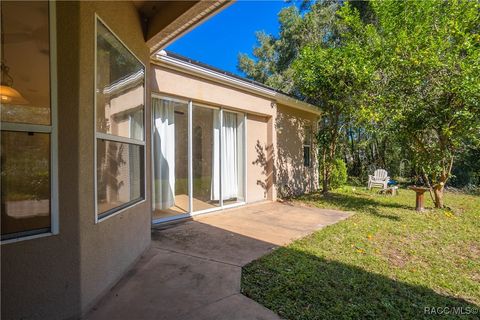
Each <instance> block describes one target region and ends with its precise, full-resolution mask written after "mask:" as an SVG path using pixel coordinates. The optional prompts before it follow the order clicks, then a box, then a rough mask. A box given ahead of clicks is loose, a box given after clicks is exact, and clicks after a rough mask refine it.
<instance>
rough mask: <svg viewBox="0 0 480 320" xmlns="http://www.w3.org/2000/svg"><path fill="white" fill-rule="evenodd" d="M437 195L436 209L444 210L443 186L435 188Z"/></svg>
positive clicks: (434, 191)
mask: <svg viewBox="0 0 480 320" xmlns="http://www.w3.org/2000/svg"><path fill="white" fill-rule="evenodd" d="M433 193H434V195H435V208H439V209H441V208H443V185H437V186H435V188H433Z"/></svg>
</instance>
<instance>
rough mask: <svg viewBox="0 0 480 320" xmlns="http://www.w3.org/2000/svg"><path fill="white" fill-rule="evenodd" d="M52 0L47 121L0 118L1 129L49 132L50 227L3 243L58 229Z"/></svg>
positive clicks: (50, 6) (50, 233) (51, 6)
mask: <svg viewBox="0 0 480 320" xmlns="http://www.w3.org/2000/svg"><path fill="white" fill-rule="evenodd" d="M55 7H56V2H55V1H53V0H52V1H49V2H48V20H49V21H48V23H49V42H50V43H49V45H50V125H38V124H24V123H14V122H1V131H15V132H34V133H48V134H50V231H48V232H41V233H33V232H35V230H30V231H25V232H21V233H23V234H25V235H18V236H16V237H15V238H11V239H7V240H0V244H2V245H3V244H7V243H13V242H19V241H25V240H31V239H36V238H42V237H48V236H53V235H57V234H59V232H60V222H59V209H58V128H57V126H58V122H57V121H58V119H57V105H58V100H57V92H58V91H57V23H56V21H57V17H56V10H55Z"/></svg>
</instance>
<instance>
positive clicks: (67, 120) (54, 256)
mask: <svg viewBox="0 0 480 320" xmlns="http://www.w3.org/2000/svg"><path fill="white" fill-rule="evenodd" d="M95 13H97V14H98V15H99V17H100V18H101V19H102V20H103V21H104V22H105V23H106V24H107V25H108V27H110V28H111V29H112V30H113V31H114V32H115V33H116V34H117V36H118V37H119V38H120V39H121V40H122V41H123V42H124V43H125V44H126V45H127V47H128V48H129V49H130V50H131V51H133V52H134V53H135V55H136V56H137V57H139V59H140V60H141V61H142V62H143V63H144V64H145V66H146V68H147V70H148V67H149V64H148V61H149V48H148V47H147V46H146V44H145V41H144V38H143V34H142V30H141V21H140V18H139V15H138V12H137V10H136V9H135V7H134V5H133V4H132V3H131V2H115V3H113V2H102V1H99V2H68V1H66V2H63V1H62V2H60V1H59V2H57V3H56V22H57V42H56V43H57V70H58V133H59V134H58V146H59V147H58V163H59V167H58V172H59V225H60V232H59V234H58V235H55V236H47V237H43V238H37V239H32V240H25V241H20V242H16V243H9V244H3V245H2V246H1V256H2V259H1V267H2V268H1V269H2V270H1V283H2V295H1V299H2V301H1V302H2V308H1V318H2V319H67V318H78V317H79V315H80V314H82V313H83V312H85V311H87V310H88V308H89V307H90V306H92V304H93V303H95V302H96V301H97V299H98V298H99V297H100V296H101V295H102V294H103V293H104V292H106V290H108V289H109V288H110V287H111V286H112V285H113V284H114V283H115V282H116V281H117V280H118V279H119V278H120V277H121V276H122V275H123V274H124V273H125V272H126V271H127V270H128V268H129V267H130V266H131V265H132V264H133V263H134V262H135V261H136V259H137V258H138V256H139V255H140V254H141V253H142V252H143V251H144V250H145V249H146V248H147V246H148V245H149V243H150V226H151V225H150V218H151V216H150V212H151V208H150V203H151V200H150V199H151V198H150V193H149V190H150V179H148V178H147V179H146V181H147V188H146V201H144V202H143V203H140V204H137V205H135V206H134V207H132V208H130V209H126V210H125V211H123V212H122V213H120V214H118V215H116V216H113V217H110V218H108V219H106V220H105V221H102V222H100V223H98V224H95V212H94V211H95V209H94V208H95V203H94V201H95V200H94V199H95V187H94V170H95V169H96V165H95V163H94V161H93V159H94V137H95V128H94V93H95V90H94V76H95V69H94V57H95V52H94V43H95V37H96V36H95V33H94V26H95ZM146 81H147V84H148V78H147V79H146ZM149 102H150V99H146V117H147V119H149V117H150V105H149ZM149 130H150V127H149V121H146V132H149ZM146 146H150V135H149V134H146ZM149 152H150V150H149V148H147V154H146V160H147V164H146V177H149V176H150V174H151V172H150V161H149V159H150V154H149Z"/></svg>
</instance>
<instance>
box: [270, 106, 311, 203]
mask: <svg viewBox="0 0 480 320" xmlns="http://www.w3.org/2000/svg"><path fill="white" fill-rule="evenodd" d="M317 121H318V117H317V116H315V115H313V114H311V113H308V112H304V111H301V110H296V109H293V108H289V107H287V106H284V105H278V106H277V114H276V118H275V125H274V128H275V132H276V135H277V148H276V152H275V154H276V159H275V180H276V189H277V193H278V196H279V197H286V196H291V195H298V194H302V193H306V192H311V191H314V190H317V189H318V188H319V180H318V179H319V176H318V155H317V152H315V150H316V144H317V141H316V138H315V135H316V132H317V125H318V124H317ZM308 127H309V128H311V130H312V132H311V142H312V147H311V162H312V164H311V166H310V167H305V166H304V165H303V143H304V139H305V135H306V134H307V133H306V128H308Z"/></svg>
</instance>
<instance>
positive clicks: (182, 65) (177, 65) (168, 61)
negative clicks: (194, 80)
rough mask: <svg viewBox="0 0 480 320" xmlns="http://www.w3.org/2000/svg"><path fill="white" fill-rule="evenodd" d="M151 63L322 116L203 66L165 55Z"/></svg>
mask: <svg viewBox="0 0 480 320" xmlns="http://www.w3.org/2000/svg"><path fill="white" fill-rule="evenodd" d="M151 63H152V64H154V65H158V66H162V67H167V68H169V69H172V70H176V71H181V72H183V73H187V74H190V75H194V76H197V77H201V78H204V79H207V80H211V81H214V82H220V83H222V84H228V85H229V86H231V87H234V88H237V89H241V90H244V91H248V92H251V93H254V94H257V95H260V96H263V97H266V98H269V99H272V100H274V101H275V102H276V103H280V104H282V105H286V106H288V107H291V108H294V109H299V110H302V111H305V112H309V113H313V114H316V115H320V114H321V111H320V109H319V108H317V107H316V106H314V105H311V104H309V103H307V102H304V101H300V100H297V99H294V98H292V97H289V96H287V95H285V94H282V93H279V92H277V91H275V90H272V89H267V88H264V87H261V86H258V85H255V84H254V83H250V82H248V81H244V80H241V79H237V78H234V77H231V76H229V75H226V74H222V73H220V72H217V71H213V70H210V69H208V68H205V67H202V66H197V65H194V64H192V63H189V62H186V61H182V60H179V59H176V58H173V57H169V56H164V55H155V56H152V59H151Z"/></svg>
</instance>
